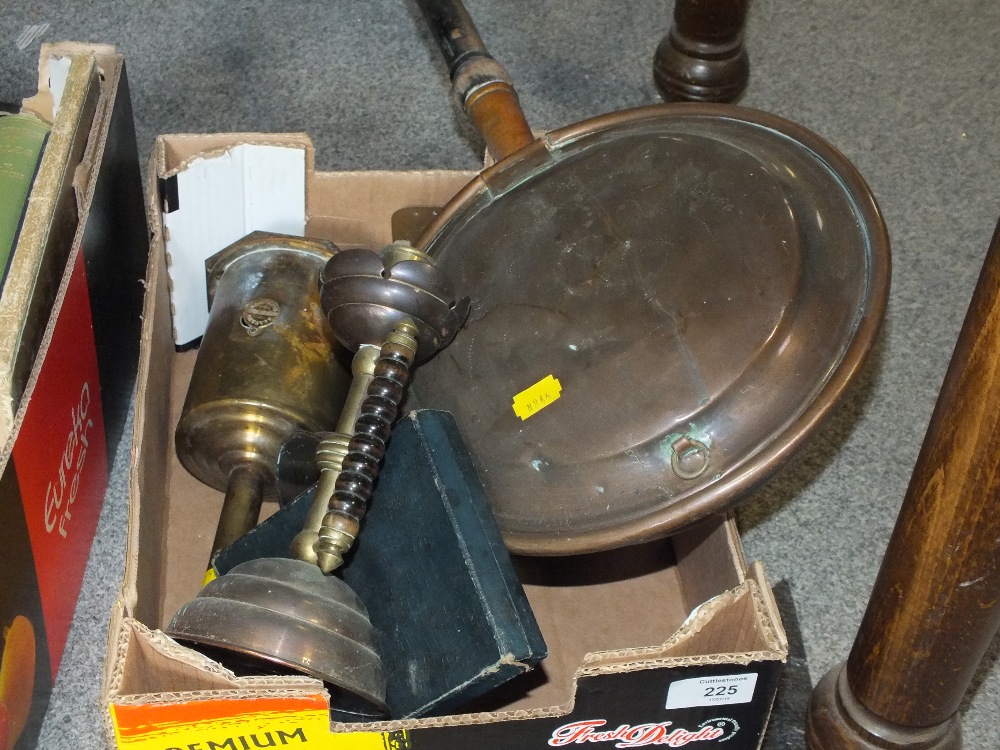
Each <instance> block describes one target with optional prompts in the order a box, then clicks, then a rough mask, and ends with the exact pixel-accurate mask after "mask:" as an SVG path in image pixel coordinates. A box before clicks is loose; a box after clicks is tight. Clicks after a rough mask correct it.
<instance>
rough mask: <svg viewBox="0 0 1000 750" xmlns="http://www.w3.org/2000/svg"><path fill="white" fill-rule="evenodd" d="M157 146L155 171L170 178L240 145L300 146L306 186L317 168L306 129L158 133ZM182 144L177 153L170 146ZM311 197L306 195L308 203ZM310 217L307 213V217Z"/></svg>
mask: <svg viewBox="0 0 1000 750" xmlns="http://www.w3.org/2000/svg"><path fill="white" fill-rule="evenodd" d="M156 144H157V145H156V148H158V149H162V152H161V157H162V158H160V159H159V160H158V161H157V164H156V167H157V169H156V174H157V176H158V177H159V178H160V179H164V180H165V179H169V178H170V177H173V176H174V175H176V174H179V173H180V172H183V171H184V170H186V169H187V168H188V167H190V166H191V164H192V163H194V162H196V161H199V160H201V159H212V158H214V157H217V156H221V155H222V154H224V153H226V152H227V151H231V150H232V149H234V148H236V147H237V146H284V147H287V148H301V149H304V150H305V154H306V190H307V191H308V187H309V186H308V183H309V179H308V177H309V175H310V174H312V173H313V172H314V171H315V169H316V149H315V148H314V146H313V142H312V139H311V138H310V137H309V135H308V134H307V133H295V132H289V133H212V134H202V133H169V134H165V135H160V136H157V138H156ZM177 145H182V146H183V149H178V151H179V153H178V154H177V155H176V156H174V155H172V154H171V152H170V149H171V148H176V146H177ZM308 202H309V198H308V194H307V195H306V204H307V205H308ZM307 218H308V217H307Z"/></svg>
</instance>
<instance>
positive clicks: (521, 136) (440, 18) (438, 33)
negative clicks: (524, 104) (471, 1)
mask: <svg viewBox="0 0 1000 750" xmlns="http://www.w3.org/2000/svg"><path fill="white" fill-rule="evenodd" d="M417 5H418V6H419V7H420V10H421V11H422V12H423V14H424V18H426V19H427V24H428V26H430V28H431V31H433V32H434V35H435V37H436V38H437V40H438V44H439V45H440V47H441V52H442V53H443V54H444V58H445V61H446V62H447V63H448V69H449V73H450V74H451V81H452V88H453V89H454V90H455V93H456V94H457V95H458V97H459V99H460V100H461V102H462V106H463V107H464V108H465V112H466V114H467V115H468V116H469V119H470V120H471V121H472V124H473V125H474V126H475V128H476V130H478V131H479V133H480V135H482V137H483V140H485V141H486V147H487V148H488V149H489V151H490V153H491V154H492V155H493V158H494V159H496V160H497V161H499V160H500V159H503V158H505V157H507V156H510V155H511V154H513V153H514V152H515V151H518V150H519V149H521V148H523V147H524V146H527V145H528V144H529V143H531V142H532V141H534V139H535V138H534V136H533V135H532V133H531V127H530V126H529V125H528V121H527V120H526V119H525V117H524V112H523V111H522V110H521V104H520V102H519V101H518V98H517V92H516V91H515V90H514V86H513V83H512V82H511V80H510V76H509V75H508V74H507V71H506V70H505V69H504V67H503V66H502V65H501V64H500V63H498V62H497V61H496V60H495V59H494V58H493V56H492V55H490V53H489V52H488V51H487V49H486V45H485V44H483V40H482V38H481V37H480V36H479V32H478V31H477V30H476V27H475V24H473V22H472V18H471V17H470V16H469V13H468V11H466V9H465V6H464V5H463V4H462V3H461V2H459V0H417Z"/></svg>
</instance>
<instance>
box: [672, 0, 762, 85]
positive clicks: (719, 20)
mask: <svg viewBox="0 0 1000 750" xmlns="http://www.w3.org/2000/svg"><path fill="white" fill-rule="evenodd" d="M749 10H750V0H675V2H674V17H673V23H672V24H671V26H670V30H669V31H668V32H667V34H666V35H665V36H664V37H663V39H662V40H661V41H660V44H659V45H658V46H657V48H656V53H655V55H654V56H653V80H654V81H655V82H656V86H657V88H659V89H660V93H661V94H662V95H663V98H664V99H666V100H668V101H692V102H733V101H736V100H737V99H738V98H739V97H740V95H741V94H742V93H743V91H744V90H745V89H746V87H747V84H748V83H749V81H750V58H749V56H748V55H747V51H746V47H745V46H744V43H743V33H744V30H745V28H746V20H747V13H748V11H749Z"/></svg>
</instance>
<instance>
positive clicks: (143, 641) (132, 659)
mask: <svg viewBox="0 0 1000 750" xmlns="http://www.w3.org/2000/svg"><path fill="white" fill-rule="evenodd" d="M118 638H119V641H118V644H119V651H120V653H121V656H122V658H121V659H120V660H119V663H118V667H117V668H116V669H115V670H114V671H113V672H112V674H111V676H110V677H111V679H110V681H109V684H108V690H109V697H110V698H111V700H113V701H114V702H115V703H117V704H120V705H125V704H129V703H135V702H141V703H163V702H183V701H192V700H199V698H202V697H206V694H207V693H209V692H211V696H210V697H212V698H217V697H219V696H218V692H217V691H224V692H225V693H226V694H228V695H232V696H233V697H240V698H246V697H250V696H253V695H259V694H263V693H267V694H268V695H274V694H293V693H295V694H297V693H302V692H303V691H304V692H305V694H309V695H314V694H316V693H317V692H325V689H324V688H323V683H321V682H320V681H318V680H314V679H312V678H310V677H298V676H287V677H286V676H277V677H275V676H263V677H237V676H236V675H235V674H233V673H232V672H231V671H230V670H228V669H225V668H224V667H221V666H220V665H219V664H218V663H216V662H214V661H212V660H211V659H209V658H208V657H206V656H203V655H202V654H200V653H198V652H197V651H192V650H191V649H189V648H185V647H183V646H181V645H179V644H178V643H176V642H175V641H173V640H171V639H170V638H168V637H167V636H166V635H164V634H163V633H162V632H161V631H158V630H150V629H149V628H147V627H146V626H145V625H143V624H142V623H140V622H138V621H136V620H134V619H132V618H126V619H125V620H124V621H123V623H122V628H121V630H120V631H119V636H118Z"/></svg>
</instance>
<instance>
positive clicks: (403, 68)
mask: <svg viewBox="0 0 1000 750" xmlns="http://www.w3.org/2000/svg"><path fill="white" fill-rule="evenodd" d="M4 5H5V7H4V13H3V17H2V20H0V99H8V100H9V99H12V98H15V97H17V96H21V95H24V94H25V93H28V92H29V87H30V83H31V69H32V68H33V66H34V62H35V60H36V56H37V43H35V44H32V45H30V46H28V47H27V48H26V49H23V50H21V49H18V48H17V46H16V45H15V40H16V38H17V37H18V35H19V34H21V32H22V30H23V29H24V28H25V27H26V26H29V25H33V24H41V23H48V24H50V26H49V30H48V31H47V32H46V33H45V35H44V37H43V39H44V40H50V41H54V40H58V39H77V40H92V41H103V42H111V43H114V44H116V45H117V46H118V47H119V49H120V50H121V51H122V52H124V54H125V55H126V56H127V60H128V72H129V78H130V82H131V90H132V97H133V103H134V108H135V117H136V130H137V134H138V141H139V148H140V152H141V153H142V154H143V158H145V155H147V154H148V153H149V150H150V148H151V145H152V141H153V138H154V136H155V135H156V134H157V133H167V132H211V131H232V130H264V131H282V130H304V131H307V132H309V133H310V134H311V135H312V137H313V138H314V140H315V143H316V150H317V162H318V164H319V166H320V167H321V168H324V169H357V168H385V169H412V168H430V167H443V168H457V167H461V168H475V167H476V166H477V164H478V162H479V159H480V152H481V148H482V146H481V144H480V143H479V141H478V140H477V138H476V137H475V135H474V134H473V133H472V132H471V131H470V129H469V127H468V126H467V125H465V123H464V122H463V121H462V119H461V118H460V117H459V116H458V115H457V114H456V113H455V110H454V108H453V107H452V101H451V99H450V97H449V95H448V94H447V93H446V89H445V82H444V70H443V65H442V63H441V62H440V61H439V59H438V57H437V55H436V53H435V50H434V49H433V46H432V44H431V42H430V40H429V37H428V35H427V34H426V33H425V32H424V30H423V28H422V26H421V24H420V23H419V21H418V18H417V16H416V13H415V11H414V10H413V8H412V7H411V6H409V5H407V4H406V3H405V2H398V1H397V0H369V1H368V2H347V1H341V2H329V3H319V2H305V1H302V0H300V1H297V2H282V3H264V2H259V1H258V0H245V1H244V2H219V1H218V0H208V1H205V0H174V2H169V3H152V2H145V1H144V2H132V3H128V2H124V0H90V1H89V2H86V3H83V2H79V3H66V2H63V3H59V2H56V3H49V4H40V3H34V2H28V0H6V2H5V4H4ZM469 7H470V9H471V10H472V12H473V15H474V17H475V18H476V19H477V21H478V24H479V26H480V30H481V31H482V33H483V35H484V37H485V38H486V39H487V42H488V43H489V45H490V46H491V49H492V50H493V52H494V54H495V55H496V56H497V57H498V58H500V59H501V60H503V61H504V62H505V63H506V64H507V66H508V68H509V69H510V72H511V74H512V75H513V78H514V79H515V81H516V82H517V84H518V86H519V89H520V93H521V98H522V101H523V104H524V107H525V110H526V112H527V115H528V118H529V120H530V121H531V122H532V124H533V125H534V126H535V127H537V128H548V127H554V126H558V125H563V124H568V123H570V122H574V121H577V120H580V119H582V118H584V117H587V116H590V115H596V114H600V113H603V112H608V111H611V110H615V109H621V108H625V107H630V106H634V105H640V104H646V103H650V102H654V101H656V100H657V96H656V92H655V89H654V87H653V85H652V82H651V76H650V58H651V55H652V52H653V50H654V48H655V46H656V44H657V42H658V41H659V38H660V36H661V34H662V33H663V32H664V31H665V29H666V25H667V18H668V11H667V3H665V2H664V0H619V1H618V2H606V1H603V0H572V1H571V0H535V2H527V0H505V1H504V0H494V1H493V2H487V1H486V0H469ZM748 46H749V49H750V53H751V57H752V64H753V77H752V83H751V86H750V89H749V91H748V92H747V94H746V96H745V97H744V99H743V102H742V103H743V104H745V105H747V106H751V107H756V108H760V109H764V110H768V111H771V112H774V113H777V114H780V115H783V116H785V117H788V118H790V119H792V120H795V121H797V122H799V123H801V124H803V125H805V126H807V127H809V128H811V129H813V130H815V131H816V132H818V133H819V134H821V135H823V136H825V137H826V138H828V139H829V140H830V141H832V142H833V143H834V144H835V145H836V146H838V147H839V148H840V149H841V150H842V151H843V152H844V153H845V154H846V155H847V156H848V157H849V158H850V159H851V160H853V161H854V163H855V164H856V165H857V166H858V167H859V168H860V170H861V172H862V173H863V174H864V175H865V177H866V178H867V180H868V181H869V183H870V184H871V187H872V189H873V191H874V193H875V195H876V196H877V198H878V200H879V201H880V203H881V206H882V209H883V210H884V213H885V217H886V220H887V223H888V226H889V230H890V233H891V236H892V240H893V251H894V269H893V274H894V276H893V288H892V295H891V299H890V303H889V311H888V318H887V320H886V324H885V327H884V331H883V334H882V336H881V338H880V340H879V343H878V345H877V347H876V350H875V353H874V356H873V357H872V360H871V361H870V363H869V365H868V367H867V368H866V371H865V374H864V376H863V377H862V378H861V382H860V383H859V384H858V386H857V387H856V388H854V389H853V391H852V392H851V393H850V395H849V396H848V397H847V398H846V399H845V401H844V403H843V404H842V405H841V406H840V407H839V408H838V409H837V410H836V412H835V413H834V414H833V415H832V417H831V418H830V419H829V420H828V421H827V423H826V424H825V426H824V427H823V428H822V430H821V431H820V432H819V433H818V434H817V435H816V436H815V438H814V439H813V440H812V441H811V442H810V443H809V444H808V446H807V447H806V448H805V449H804V450H803V451H802V452H800V453H799V454H798V455H797V456H796V457H795V458H794V459H793V460H792V461H791V462H790V464H789V465H788V467H787V468H786V469H785V470H784V471H783V472H782V473H781V474H780V475H779V476H778V477H777V478H776V479H775V480H773V481H772V482H770V483H769V484H768V485H767V486H766V487H765V488H763V489H762V490H760V491H759V492H757V493H756V494H755V495H754V496H753V497H752V498H750V499H748V500H747V502H746V504H745V505H744V506H743V510H742V512H741V513H740V522H741V525H742V529H743V533H744V541H745V544H746V547H747V551H748V554H749V556H750V557H751V558H759V559H762V560H763V561H764V562H765V564H766V566H767V569H768V571H769V573H770V575H771V576H772V578H773V579H774V580H775V581H778V580H781V581H783V582H784V584H783V585H784V589H783V591H785V592H786V593H789V594H790V595H791V600H792V601H793V602H794V604H793V605H789V604H786V605H785V606H786V607H787V606H792V607H793V609H791V610H787V611H789V612H794V614H795V615H796V618H795V619H796V621H797V628H796V630H797V631H800V632H801V652H800V653H799V654H798V656H797V657H796V660H795V662H796V665H797V667H796V668H797V669H799V671H797V672H795V673H794V674H793V677H794V679H789V680H786V683H785V685H786V688H785V689H786V690H790V691H796V692H795V694H794V695H789V696H787V697H786V698H785V699H783V700H782V701H780V702H779V704H778V705H779V714H780V715H778V716H776V717H775V722H774V725H773V726H772V736H771V738H770V739H769V743H768V744H769V747H793V748H794V747H800V746H801V721H800V716H798V715H797V714H798V712H799V711H800V710H801V705H802V704H803V701H802V698H801V695H800V694H801V692H802V691H803V689H804V687H803V679H802V675H803V674H808V675H809V677H810V679H811V680H812V681H813V682H815V681H816V680H817V679H818V678H819V677H820V676H821V675H822V674H823V673H824V672H825V671H826V670H827V669H829V668H830V667H831V666H832V665H834V664H835V663H837V662H838V661H840V660H841V659H843V658H844V657H845V656H846V653H847V651H848V649H849V647H850V644H851V641H852V639H853V637H854V633H855V631H856V629H857V626H858V623H859V621H860V618H861V614H862V612H863V609H864V606H865V603H866V601H867V598H868V592H869V589H870V587H871V584H872V582H873V580H874V577H875V573H876V570H877V567H878V564H879V562H880V560H881V557H882V553H883V550H884V547H885V544H886V540H887V538H888V533H889V531H890V529H891V528H892V525H893V522H894V519H895V515H896V512H897V510H898V507H899V503H900V501H901V499H902V496H903V493H904V491H905V488H906V483H907V481H908V478H909V473H910V470H911V468H912V465H913V462H914V460H915V458H916V454H917V450H918V448H919V445H920V441H921V439H922V437H923V433H924V429H925V426H926V423H927V420H928V418H929V416H930V413H931V409H932V408H933V404H934V401H935V398H936V395H937V392H938V388H939V387H940V384H941V380H942V378H943V376H944V372H945V368H946V367H947V364H948V361H949V358H950V356H951V351H952V347H953V346H954V342H955V338H956V336H957V333H958V329H959V326H960V325H961V321H962V318H963V316H964V314H965V309H966V306H967V304H968V301H969V297H970V295H971V292H972V289H973V286H974V285H975V281H976V278H977V274H978V270H979V266H980V264H981V262H982V258H983V255H984V252H985V250H986V247H987V244H988V242H989V239H990V236H991V233H992V231H993V228H994V225H995V224H996V221H997V219H998V217H1000V200H998V192H1000V191H998V183H1000V180H998V179H997V177H998V173H1000V170H998V167H1000V139H998V137H997V135H998V132H1000V128H998V125H1000V116H998V112H1000V64H998V62H1000V60H998V52H997V50H1000V4H997V3H994V2H990V1H989V0H925V1H924V2H912V0H882V1H881V2H871V1H870V0H757V1H756V2H755V4H754V6H753V8H752V10H751V21H750V26H749V31H748ZM120 455H121V456H127V452H126V451H122V452H121V454H120ZM124 470H125V467H124V465H123V463H122V461H119V464H118V466H116V467H115V471H114V477H113V484H112V487H111V490H110V491H109V493H108V498H107V504H106V508H105V512H104V514H103V516H102V518H101V525H100V529H99V537H98V541H97V543H96V545H95V547H94V552H93V554H92V556H91V560H90V564H89V566H88V569H87V575H86V580H85V587H84V593H83V596H82V598H81V603H80V606H79V607H78V610H77V616H76V619H75V621H74V627H73V631H72V634H71V639H70V644H69V648H68V650H67V656H66V659H65V663H64V665H63V669H62V672H61V674H60V677H59V682H58V685H57V688H56V693H55V695H54V697H53V701H52V706H51V709H50V712H49V715H48V717H47V720H46V722H45V725H44V728H43V739H42V743H41V746H43V747H76V748H80V750H83V749H84V748H97V747H100V746H101V745H102V742H103V738H102V735H101V731H100V726H99V718H98V713H97V712H98V708H97V702H98V695H97V693H98V685H99V674H100V669H101V661H102V659H103V655H104V645H103V644H104V639H105V633H106V629H105V622H106V614H107V611H108V608H109V607H110V605H111V602H112V600H113V598H114V596H115V594H116V592H117V587H118V581H119V577H120V574H121V568H122V560H123V549H122V547H123V544H122V540H123V538H124V537H123V532H122V529H121V524H122V523H123V519H124V517H125V511H124V503H125V491H124V486H125V485H124V476H123V472H124ZM997 652H998V644H997V643H994V647H993V648H992V650H991V651H990V653H989V655H988V656H987V659H986V660H985V662H984V665H983V667H982V669H981V670H980V672H979V674H978V675H977V678H976V680H975V683H974V686H973V689H972V690H971V691H970V694H969V697H968V699H967V700H966V702H965V704H964V707H963V723H964V726H965V735H966V746H967V747H969V748H992V747H996V746H997V739H996V738H997V737H998V736H1000V712H998V711H997V708H998V705H1000V668H997V667H995V666H994V662H995V660H996V657H997ZM802 662H805V663H807V664H808V669H807V670H806V671H805V672H803V671H802V670H801V668H802V667H803V666H804V665H803V664H802ZM805 684H808V681H806V682H805ZM784 707H790V708H784ZM796 707H797V708H796Z"/></svg>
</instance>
